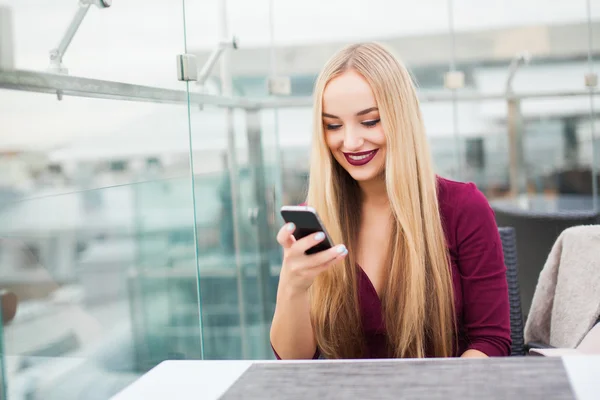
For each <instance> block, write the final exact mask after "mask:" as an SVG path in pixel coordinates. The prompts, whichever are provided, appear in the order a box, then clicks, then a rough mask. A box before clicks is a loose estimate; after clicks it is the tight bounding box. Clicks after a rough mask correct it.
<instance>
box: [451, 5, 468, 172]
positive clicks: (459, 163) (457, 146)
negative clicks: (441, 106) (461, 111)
mask: <svg viewBox="0 0 600 400" xmlns="http://www.w3.org/2000/svg"><path fill="white" fill-rule="evenodd" d="M448 30H449V33H450V41H451V45H450V76H452V75H453V74H455V73H456V72H457V71H456V37H455V30H454V2H453V0H448ZM463 79H464V78H463ZM457 89H458V88H457V87H451V90H452V130H453V131H454V132H453V136H454V159H455V162H456V177H457V179H458V180H461V179H463V155H462V144H461V140H460V132H459V124H458V100H457V93H456V91H457Z"/></svg>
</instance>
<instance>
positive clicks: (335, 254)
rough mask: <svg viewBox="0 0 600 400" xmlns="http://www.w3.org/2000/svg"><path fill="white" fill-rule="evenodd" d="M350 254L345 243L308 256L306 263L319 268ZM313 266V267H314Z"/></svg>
mask: <svg viewBox="0 0 600 400" xmlns="http://www.w3.org/2000/svg"><path fill="white" fill-rule="evenodd" d="M347 255H348V249H347V248H346V246H344V245H343V244H340V245H337V246H334V247H332V248H331V249H327V250H324V251H321V252H318V253H316V254H311V255H310V256H308V257H307V258H308V259H307V261H306V264H307V265H309V266H310V267H313V266H314V267H316V268H318V267H319V266H321V265H325V264H329V263H334V262H337V261H339V260H340V259H342V258H344V257H346V256H347ZM314 267H313V268H314Z"/></svg>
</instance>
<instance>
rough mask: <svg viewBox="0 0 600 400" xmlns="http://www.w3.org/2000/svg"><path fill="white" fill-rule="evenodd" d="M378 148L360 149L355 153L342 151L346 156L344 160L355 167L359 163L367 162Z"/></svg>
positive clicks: (359, 164)
mask: <svg viewBox="0 0 600 400" xmlns="http://www.w3.org/2000/svg"><path fill="white" fill-rule="evenodd" d="M378 151H379V149H375V150H369V151H361V152H357V153H344V157H346V161H348V163H350V164H351V165H354V166H355V167H359V166H361V165H365V164H367V163H369V161H371V160H372V159H373V158H374V157H375V154H377V152H378Z"/></svg>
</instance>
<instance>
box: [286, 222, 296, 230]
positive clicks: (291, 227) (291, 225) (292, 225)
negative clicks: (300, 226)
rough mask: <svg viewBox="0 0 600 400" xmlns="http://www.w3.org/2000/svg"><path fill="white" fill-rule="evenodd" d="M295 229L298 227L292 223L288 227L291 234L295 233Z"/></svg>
mask: <svg viewBox="0 0 600 400" xmlns="http://www.w3.org/2000/svg"><path fill="white" fill-rule="evenodd" d="M295 227H296V226H295V225H294V224H293V223H291V222H290V223H289V224H288V226H287V230H288V231H290V232H291V231H293V230H294V228H295Z"/></svg>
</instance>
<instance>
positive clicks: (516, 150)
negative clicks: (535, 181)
mask: <svg viewBox="0 0 600 400" xmlns="http://www.w3.org/2000/svg"><path fill="white" fill-rule="evenodd" d="M507 107H508V110H507V117H506V122H507V127H508V155H509V184H510V195H511V196H513V197H517V196H519V195H520V194H521V193H522V192H523V186H524V182H525V181H526V179H525V177H524V176H523V173H522V171H523V138H522V135H521V101H520V100H519V99H515V98H509V99H508V103H507Z"/></svg>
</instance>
